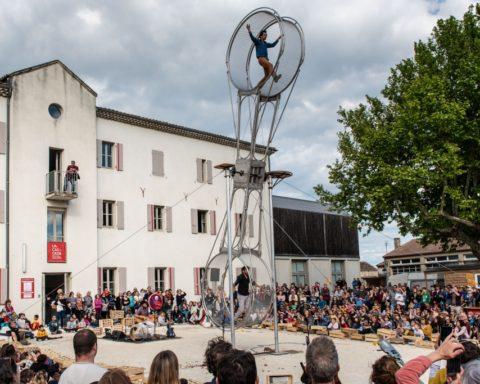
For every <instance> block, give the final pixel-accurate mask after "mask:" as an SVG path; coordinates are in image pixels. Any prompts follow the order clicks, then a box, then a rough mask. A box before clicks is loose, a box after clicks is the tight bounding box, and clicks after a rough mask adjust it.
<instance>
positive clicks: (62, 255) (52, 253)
mask: <svg viewBox="0 0 480 384" xmlns="http://www.w3.org/2000/svg"><path fill="white" fill-rule="evenodd" d="M47 261H48V262H49V263H66V262H67V243H65V242H61V241H50V242H49V243H48V257H47Z"/></svg>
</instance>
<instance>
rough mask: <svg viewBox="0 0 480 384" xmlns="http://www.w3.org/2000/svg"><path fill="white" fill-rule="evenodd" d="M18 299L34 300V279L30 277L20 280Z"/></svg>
mask: <svg viewBox="0 0 480 384" xmlns="http://www.w3.org/2000/svg"><path fill="white" fill-rule="evenodd" d="M20 297H21V298H22V299H34V298H35V279H33V278H31V277H29V278H22V279H20Z"/></svg>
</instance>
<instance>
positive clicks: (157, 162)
mask: <svg viewBox="0 0 480 384" xmlns="http://www.w3.org/2000/svg"><path fill="white" fill-rule="evenodd" d="M164 174H165V173H164V169H163V152H162V151H152V175H153V176H164Z"/></svg>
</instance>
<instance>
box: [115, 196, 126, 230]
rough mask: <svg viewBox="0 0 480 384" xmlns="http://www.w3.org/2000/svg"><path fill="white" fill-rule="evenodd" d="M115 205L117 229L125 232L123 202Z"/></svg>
mask: <svg viewBox="0 0 480 384" xmlns="http://www.w3.org/2000/svg"><path fill="white" fill-rule="evenodd" d="M115 205H116V206H117V229H121V230H123V229H125V222H124V204H123V201H117V202H116V203H115Z"/></svg>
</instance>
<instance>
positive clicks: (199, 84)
mask: <svg viewBox="0 0 480 384" xmlns="http://www.w3.org/2000/svg"><path fill="white" fill-rule="evenodd" d="M470 3H471V2H469V1H464V0H444V1H442V0H394V1H392V0H342V1H338V0H316V1H301V2H300V1H297V0H285V1H283V0H282V1H273V0H272V1H269V2H266V1H251V0H242V1H239V0H236V1H226V0H195V1H193V0H192V1H187V0H177V1H167V0H165V1H163V0H162V1H160V0H158V1H154V0H142V1H133V0H132V1H126V0H103V1H97V0H92V1H88V0H86V1H64V0H48V1H47V0H31V1H22V0H15V1H11V0H0V5H1V9H2V12H1V13H0V52H1V54H0V74H3V73H8V72H12V71H14V70H17V69H21V68H24V67H28V66H31V65H35V64H39V63H42V62H46V61H50V60H53V59H60V60H62V61H63V62H64V63H65V64H66V65H67V66H69V67H70V68H71V69H72V70H73V71H74V72H75V73H77V74H78V75H79V76H80V77H81V78H82V79H83V80H85V81H86V82H87V84H89V85H90V86H91V87H92V88H93V89H94V90H95V91H96V92H97V93H98V99H97V104H98V105H99V106H103V107H109V108H113V109H118V110H122V111H125V112H130V113H134V114H138V115H143V116H147V117H152V118H156V119H159V120H164V121H168V122H172V123H176V124H181V125H185V126H188V127H192V128H196V129H201V130H206V131H210V132H214V133H219V134H225V135H229V136H233V134H234V131H233V123H232V115H231V106H230V101H229V94H228V85H227V76H226V67H225V51H226V47H227V44H228V41H229V38H230V35H231V33H232V32H233V30H234V28H235V27H236V25H237V24H238V23H239V22H240V20H241V19H242V18H243V17H244V16H245V15H246V14H248V13H249V12H250V11H251V10H253V9H255V8H257V7H262V6H266V7H272V8H274V9H276V10H277V12H278V13H279V14H280V15H282V16H291V17H293V18H295V19H296V20H297V21H298V22H299V23H300V24H301V26H302V28H303V30H304V34H305V47H306V55H305V62H304V64H303V66H302V70H301V73H300V76H299V79H298V81H297V84H296V87H295V90H294V93H293V94H292V97H291V99H290V103H289V105H288V108H287V110H286V112H285V116H284V118H283V120H282V122H281V125H280V127H279V129H278V133H277V136H276V137H275V140H274V143H273V145H274V146H275V147H276V148H277V149H278V152H277V153H276V154H275V155H274V156H273V157H272V167H273V168H274V169H287V170H290V171H292V172H293V173H294V176H293V177H292V178H290V179H289V180H288V184H287V183H283V184H281V185H280V186H279V187H278V188H279V189H278V190H276V194H280V195H284V196H291V197H298V198H305V199H312V198H315V194H314V192H313V187H314V186H315V185H317V184H319V183H321V184H324V185H326V186H327V187H328V188H330V189H332V188H333V187H332V186H331V185H330V184H329V182H328V169H327V165H328V164H331V163H332V162H333V161H334V160H335V158H337V157H338V152H337V150H336V146H337V133H338V132H339V131H340V130H342V129H343V128H342V126H341V125H340V124H339V123H338V122H337V118H338V115H337V111H338V108H339V106H343V107H345V108H353V107H355V106H356V105H358V104H359V103H360V102H362V101H364V99H365V95H367V94H368V95H378V94H379V92H380V90H381V89H382V88H383V87H384V85H385V83H386V79H387V77H388V74H389V70H390V68H391V67H393V66H394V65H395V64H397V63H399V62H400V61H401V60H402V59H404V58H407V57H410V56H411V55H412V52H413V43H414V42H415V41H418V40H425V39H426V38H428V36H429V34H430V33H431V30H432V28H433V26H434V25H435V23H436V20H437V19H438V18H446V17H449V16H450V15H453V16H455V17H461V16H462V14H463V13H464V12H465V11H466V10H467V7H468V5H469V4H470ZM397 236H398V234H397V230H396V227H395V225H394V224H388V225H387V226H386V227H385V230H384V231H383V233H371V234H370V235H369V236H367V237H363V236H362V235H360V255H361V258H362V259H364V260H366V261H368V262H371V263H378V262H380V261H381V260H382V256H383V254H385V250H386V249H387V250H391V249H392V248H393V238H394V237H397ZM408 239H409V237H407V238H403V239H402V242H404V241H406V240H408Z"/></svg>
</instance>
